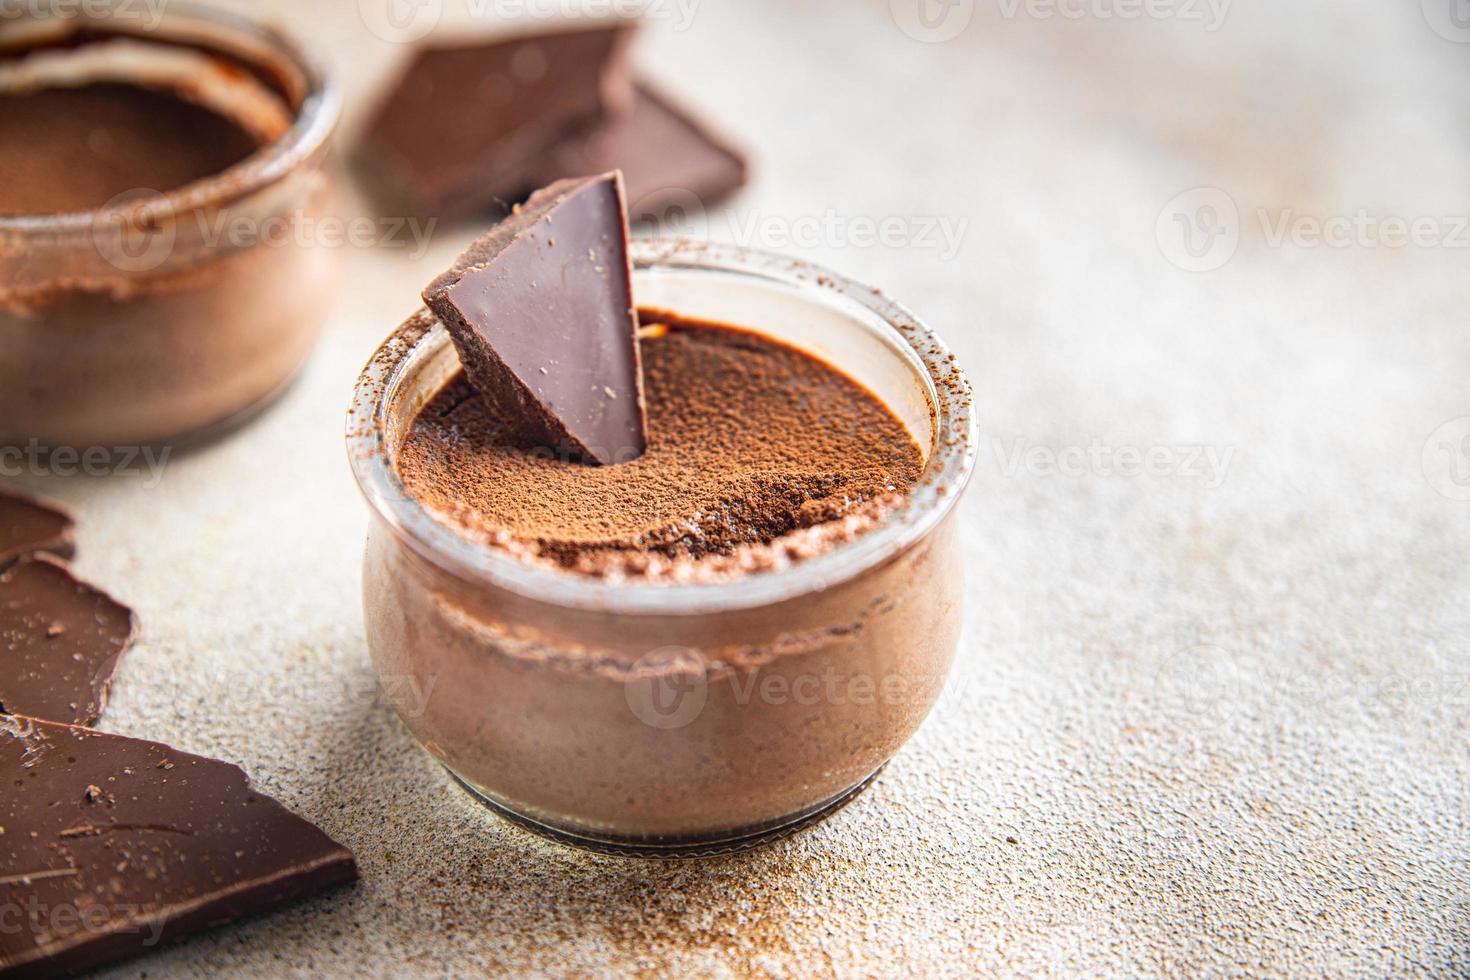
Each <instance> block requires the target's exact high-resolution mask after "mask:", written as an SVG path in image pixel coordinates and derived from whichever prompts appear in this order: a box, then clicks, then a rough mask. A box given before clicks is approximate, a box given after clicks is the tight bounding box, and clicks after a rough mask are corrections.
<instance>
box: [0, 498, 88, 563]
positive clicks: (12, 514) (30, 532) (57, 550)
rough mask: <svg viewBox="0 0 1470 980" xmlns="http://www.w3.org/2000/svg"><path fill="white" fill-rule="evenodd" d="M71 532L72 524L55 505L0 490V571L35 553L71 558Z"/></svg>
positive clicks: (69, 516)
mask: <svg viewBox="0 0 1470 980" xmlns="http://www.w3.org/2000/svg"><path fill="white" fill-rule="evenodd" d="M75 531H76V521H75V520H73V518H72V516H71V515H70V514H68V513H67V512H66V511H64V510H62V509H61V508H59V507H57V506H56V505H55V504H50V503H46V502H44V501H41V500H37V499H36V498H35V497H28V496H26V495H25V494H21V493H15V492H14V491H11V490H0V569H4V568H6V567H7V566H8V565H10V564H11V563H13V562H14V561H15V560H16V559H18V558H23V557H24V556H26V555H28V554H30V553H32V552H35V551H44V552H47V553H48V554H52V555H55V556H57V557H58V558H70V557H72V555H73V554H75V553H76V544H75V541H74V538H73V535H74V534H75Z"/></svg>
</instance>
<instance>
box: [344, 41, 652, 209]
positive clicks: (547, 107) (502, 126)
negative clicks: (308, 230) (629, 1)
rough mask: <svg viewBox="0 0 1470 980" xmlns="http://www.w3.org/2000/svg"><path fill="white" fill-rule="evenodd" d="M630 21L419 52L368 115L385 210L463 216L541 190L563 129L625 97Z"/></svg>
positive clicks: (591, 120)
mask: <svg viewBox="0 0 1470 980" xmlns="http://www.w3.org/2000/svg"><path fill="white" fill-rule="evenodd" d="M633 32H634V25H633V23H631V22H629V21H621V20H619V21H613V22H611V23H610V24H604V25H602V26H598V27H593V28H583V29H578V30H571V31H561V32H557V33H551V34H540V35H535V36H531V37H518V38H514V39H511V40H501V41H497V42H494V43H489V44H475V45H469V46H459V47H425V48H421V49H420V50H419V51H418V52H416V54H415V55H414V57H413V60H412V61H411V62H410V64H409V65H408V67H407V68H406V69H405V70H404V73H403V75H402V77H401V78H400V79H399V80H398V81H397V83H396V84H394V85H393V86H392V87H391V88H390V89H389V91H388V95H387V97H386V98H385V100H384V101H383V103H382V105H381V106H379V108H378V109H377V111H376V112H375V113H374V114H373V116H372V119H371V122H369V124H368V126H367V128H366V131H365V135H364V138H363V143H362V145H361V147H360V149H359V153H358V159H359V162H360V163H361V164H362V165H363V167H364V168H365V169H366V170H368V171H369V173H370V174H371V176H372V177H373V178H374V180H373V184H375V185H376V187H375V189H376V190H377V191H378V192H379V197H381V198H383V201H382V203H383V205H384V207H385V208H387V209H391V208H402V209H406V210H407V211H408V212H409V213H411V214H414V215H421V216H427V217H458V216H462V215H465V214H468V213H472V212H475V211H484V210H487V209H490V208H491V207H492V206H494V205H495V204H496V203H497V202H501V203H503V204H509V203H510V202H511V201H512V200H514V199H515V198H514V197H513V195H515V194H517V193H519V192H522V191H524V189H526V188H529V187H535V186H538V185H539V184H540V183H542V181H539V180H537V177H538V176H539V173H538V171H539V170H540V169H542V167H541V164H542V163H543V162H544V161H545V160H546V159H547V155H548V154H549V153H550V152H551V149H552V148H553V147H554V146H555V145H556V144H557V143H558V142H560V141H561V140H562V139H564V138H565V137H566V136H567V134H568V133H570V132H573V131H575V130H578V129H581V128H584V127H586V126H588V125H591V124H595V123H597V122H599V121H601V120H603V119H605V118H607V117H608V116H609V115H611V114H612V113H615V112H620V111H626V110H627V109H628V108H629V107H630V106H631V104H632V100H633V88H632V81H631V79H630V77H629V74H628V67H627V62H628V47H629V44H630V42H631V41H632V38H633Z"/></svg>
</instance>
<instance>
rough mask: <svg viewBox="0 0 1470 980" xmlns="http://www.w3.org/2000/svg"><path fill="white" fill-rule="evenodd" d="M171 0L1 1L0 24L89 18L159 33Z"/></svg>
mask: <svg viewBox="0 0 1470 980" xmlns="http://www.w3.org/2000/svg"><path fill="white" fill-rule="evenodd" d="M170 2H171V0H0V23H3V22H5V21H7V20H22V19H40V18H55V19H60V20H67V19H70V18H73V17H86V18H89V19H92V20H100V19H102V18H106V19H108V20H113V21H127V22H129V23H130V24H142V25H143V29H144V30H148V31H152V30H156V29H157V27H158V25H159V24H160V23H162V22H163V14H164V8H166V7H167V6H168V4H169V3H170Z"/></svg>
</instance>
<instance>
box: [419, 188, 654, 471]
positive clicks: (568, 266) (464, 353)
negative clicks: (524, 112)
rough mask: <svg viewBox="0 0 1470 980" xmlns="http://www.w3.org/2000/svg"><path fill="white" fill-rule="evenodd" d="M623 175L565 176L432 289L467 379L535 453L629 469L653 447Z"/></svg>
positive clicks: (429, 296)
mask: <svg viewBox="0 0 1470 980" xmlns="http://www.w3.org/2000/svg"><path fill="white" fill-rule="evenodd" d="M631 275H632V273H631V269H630V267H629V263H628V224H627V215H626V207H625V205H624V199H623V186H622V178H621V176H620V175H618V174H617V173H615V172H614V173H609V174H603V175H602V176H600V177H583V178H578V179H573V180H564V181H559V182H558V183H555V184H552V185H551V186H550V187H547V188H544V189H542V190H539V191H537V192H536V193H535V194H533V195H531V198H530V200H528V201H527V202H526V204H525V205H524V206H523V207H521V208H518V209H517V210H516V211H515V213H514V214H512V215H511V216H510V217H509V218H506V219H505V220H504V221H502V222H501V223H500V224H499V225H497V226H496V227H495V228H494V229H492V230H491V231H490V233H489V234H487V235H485V236H484V237H483V238H481V239H480V240H479V241H477V242H475V244H474V245H472V246H470V248H469V250H468V251H467V252H465V253H464V254H463V255H461V256H460V257H459V260H458V261H457V262H456V263H455V264H454V267H453V268H452V269H450V270H449V271H448V272H446V273H445V274H444V275H442V276H440V277H439V278H438V279H436V280H435V281H434V282H433V283H431V284H430V285H429V287H428V288H427V289H426V290H424V302H425V303H427V304H428V305H429V308H430V309H432V310H433V311H434V313H435V314H437V315H438V317H439V319H440V320H441V321H442V322H443V323H444V325H445V326H446V327H447V328H448V329H449V333H450V336H451V337H453V338H454V345H455V347H456V348H457V349H458V350H459V356H460V360H461V361H462V362H463V363H464V367H465V373H466V374H467V375H468V377H469V380H470V383H471V384H472V385H473V386H474V387H475V390H476V391H478V392H479V393H480V395H481V397H483V398H484V399H485V401H486V402H487V403H488V404H489V406H490V409H491V411H492V412H493V413H494V414H495V415H496V416H497V417H498V418H499V419H501V420H502V421H503V422H504V423H505V424H506V426H507V427H508V430H509V433H510V434H511V435H512V436H513V437H514V438H515V439H516V440H518V441H519V442H520V443H521V445H523V446H524V447H525V448H527V449H531V450H535V451H549V452H550V453H552V454H553V455H554V456H556V457H559V458H564V459H576V460H580V461H583V462H588V463H599V464H609V463H624V462H629V461H631V460H633V459H636V458H637V457H638V456H640V455H642V453H643V449H644V447H645V445H646V439H645V435H644V428H643V426H644V419H643V376H642V370H641V366H640V364H639V360H638V315H637V313H636V312H635V311H634V310H633V299H632V292H633V291H632V279H631Z"/></svg>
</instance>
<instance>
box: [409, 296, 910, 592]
mask: <svg viewBox="0 0 1470 980" xmlns="http://www.w3.org/2000/svg"><path fill="white" fill-rule="evenodd" d="M640 316H641V319H642V322H643V341H642V351H643V380H644V390H645V396H646V399H647V425H648V448H647V451H646V452H645V453H644V454H643V455H642V456H641V457H640V458H638V459H636V460H634V461H632V462H627V463H623V464H621V465H618V466H610V467H588V466H580V465H576V464H573V463H568V462H567V461H565V460H561V459H556V458H552V457H549V456H548V455H547V454H544V453H543V454H538V453H534V452H527V451H524V450H522V449H520V448H517V443H516V442H515V440H514V439H513V438H511V436H512V435H513V430H514V427H513V420H507V419H506V418H504V417H502V416H499V415H497V414H496V413H495V412H494V410H493V409H492V408H491V407H490V406H489V405H488V404H487V403H486V402H485V401H483V400H482V399H480V398H477V397H474V391H473V389H472V388H471V387H470V384H469V382H468V380H467V379H466V378H465V377H464V375H462V374H461V375H460V376H458V377H457V378H456V379H455V380H453V381H451V382H450V383H449V384H448V385H447V386H446V387H445V388H444V389H443V390H442V391H440V392H439V394H438V395H437V397H435V398H434V399H433V400H432V401H430V402H429V403H428V404H427V405H426V406H425V408H424V409H423V411H422V412H420V414H419V416H418V418H417V420H416V421H415V422H414V424H413V426H412V428H411V430H410V432H409V434H408V436H407V438H406V440H405V441H404V444H403V446H402V447H401V449H400V452H399V456H398V471H399V474H400V476H401V478H402V479H403V481H404V483H405V484H406V486H407V488H408V490H409V492H410V493H411V494H413V495H414V496H415V497H417V498H418V499H420V500H421V501H423V502H424V503H425V504H426V505H428V506H429V508H430V509H431V510H432V511H433V512H434V513H435V514H436V515H437V516H438V517H439V518H441V519H442V520H443V521H445V522H447V523H448V524H449V525H450V526H452V527H454V528H456V529H457V530H459V531H461V532H462V533H464V534H466V535H468V536H470V537H472V538H474V539H476V540H480V541H484V542H487V543H490V544H493V545H496V546H499V547H502V548H505V549H507V550H508V551H511V552H513V553H515V554H516V555H518V556H520V557H522V558H523V559H526V560H528V561H533V562H538V563H545V564H551V565H555V566H558V567H562V568H566V569H570V570H572V571H575V572H581V573H585V574H588V575H596V576H619V577H621V576H629V577H646V578H665V577H675V578H680V579H685V578H689V577H691V576H692V577H696V578H698V577H706V576H709V577H728V576H730V575H735V574H742V573H749V572H756V571H760V570H762V569H767V568H773V567H779V566H781V565H784V564H787V563H789V562H790V561H792V560H793V559H799V558H801V557H804V556H806V555H809V554H812V553H814V552H817V551H821V550H825V549H826V548H828V547H831V546H832V545H833V544H836V543H839V542H841V541H845V540H848V539H850V538H851V537H852V536H854V535H855V534H857V533H860V532H861V531H863V530H866V529H868V528H869V527H871V526H873V525H874V524H876V523H877V522H878V521H879V520H880V519H881V516H882V514H883V513H884V511H885V510H886V509H887V508H889V507H890V506H891V505H892V504H893V503H895V502H896V501H898V500H899V499H901V498H902V497H903V495H905V494H906V493H908V491H909V490H911V489H912V487H913V485H914V483H915V481H916V480H917V479H918V476H919V473H920V471H921V469H922V466H923V457H922V454H921V452H920V450H919V447H918V446H917V445H916V444H915V442H914V440H913V437H912V436H911V435H910V434H909V432H908V430H907V429H906V428H905V427H904V425H903V424H902V423H901V422H900V421H899V420H898V419H896V418H895V417H894V416H893V415H892V414H891V413H890V412H889V410H888V409H887V408H886V407H885V406H884V405H883V404H882V403H881V402H880V401H879V400H878V399H877V398H876V397H874V396H873V395H872V394H870V393H869V392H868V391H866V390H865V389H864V388H863V387H862V386H860V385H859V384H857V383H856V382H854V381H852V380H851V379H850V378H848V377H846V376H845V375H843V374H842V373H840V372H839V371H837V370H836V369H835V368H833V367H831V366H829V365H827V364H825V363H823V362H822V361H820V360H818V359H816V358H815V357H812V356H810V355H809V354H806V353H803V352H802V351H799V350H797V349H795V348H792V347H788V346H785V345H783V344H781V343H779V342H777V341H775V340H771V339H768V338H766V337H764V336H761V335H759V334H755V333H751V332H747V331H744V330H739V329H735V328H732V327H725V326H720V325H716V324H709V323H700V322H694V321H689V320H685V319H681V318H679V317H676V316H673V315H671V314H667V313H660V312H657V311H651V310H644V311H642V312H641V314H640Z"/></svg>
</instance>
